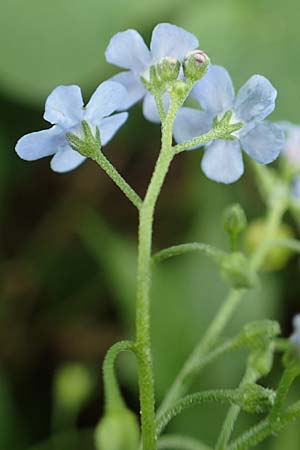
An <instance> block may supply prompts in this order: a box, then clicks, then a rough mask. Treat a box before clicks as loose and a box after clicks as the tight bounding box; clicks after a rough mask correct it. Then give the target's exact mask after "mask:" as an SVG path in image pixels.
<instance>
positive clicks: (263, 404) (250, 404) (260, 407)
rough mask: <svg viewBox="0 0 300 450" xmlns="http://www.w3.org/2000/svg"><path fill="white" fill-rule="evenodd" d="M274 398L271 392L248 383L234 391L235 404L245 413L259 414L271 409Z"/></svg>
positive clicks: (274, 394)
mask: <svg viewBox="0 0 300 450" xmlns="http://www.w3.org/2000/svg"><path fill="white" fill-rule="evenodd" d="M275 398H276V393H275V392H274V391H273V390H271V389H266V388H264V387H262V386H259V385H258V384H254V383H249V384H245V385H244V386H243V387H241V388H239V389H237V390H236V398H235V402H236V404H237V405H239V406H240V408H242V409H243V410H244V411H246V412H249V413H258V414H260V413H265V412H269V411H270V410H271V409H272V407H273V405H274V402H275Z"/></svg>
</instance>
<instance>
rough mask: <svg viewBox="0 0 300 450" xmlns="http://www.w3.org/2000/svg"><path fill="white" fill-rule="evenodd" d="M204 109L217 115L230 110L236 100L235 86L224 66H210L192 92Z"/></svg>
mask: <svg viewBox="0 0 300 450" xmlns="http://www.w3.org/2000/svg"><path fill="white" fill-rule="evenodd" d="M191 96H192V97H193V98H195V99H196V100H198V102H199V103H200V105H201V106H202V108H203V109H205V110H206V111H208V112H209V113H210V114H212V115H214V116H216V115H217V114H219V113H224V112H226V111H228V110H230V109H231V108H232V106H233V102H234V87H233V84H232V81H231V78H230V75H229V73H228V72H227V70H226V69H224V67H221V66H210V67H209V68H208V71H207V73H206V75H204V77H203V78H202V79H201V80H200V81H198V82H197V83H196V84H195V86H194V88H193V90H192V93H191Z"/></svg>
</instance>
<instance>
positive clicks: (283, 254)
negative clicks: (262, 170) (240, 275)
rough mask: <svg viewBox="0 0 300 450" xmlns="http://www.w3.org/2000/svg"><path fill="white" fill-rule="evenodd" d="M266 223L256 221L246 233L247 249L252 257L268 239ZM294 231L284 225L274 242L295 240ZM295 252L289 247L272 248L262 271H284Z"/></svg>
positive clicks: (281, 226)
mask: <svg viewBox="0 0 300 450" xmlns="http://www.w3.org/2000/svg"><path fill="white" fill-rule="evenodd" d="M266 233H267V229H266V222H265V221H264V220H261V219H259V220H256V221H255V222H252V223H251V224H250V225H249V226H248V228H247V231H246V233H245V249H246V251H247V253H248V254H250V255H252V254H253V253H254V252H255V251H256V250H257V248H258V247H259V246H260V245H261V243H262V241H264V240H265V239H266ZM293 237H294V233H293V230H292V229H291V228H290V227H289V226H288V225H286V224H284V223H282V224H281V225H280V227H279V229H278V231H277V233H276V236H275V237H274V240H281V239H286V238H293ZM292 254H293V252H292V250H290V249H289V248H287V247H282V246H276V245H274V246H272V248H271V249H270V250H269V251H268V253H267V255H266V257H265V259H264V261H263V264H262V269H263V270H265V271H274V270H280V269H282V268H283V267H284V266H285V265H286V264H287V262H288V260H289V259H290V257H291V256H292Z"/></svg>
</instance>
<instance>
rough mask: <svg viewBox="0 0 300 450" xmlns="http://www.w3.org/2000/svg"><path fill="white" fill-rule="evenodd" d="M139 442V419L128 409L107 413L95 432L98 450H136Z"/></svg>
mask: <svg viewBox="0 0 300 450" xmlns="http://www.w3.org/2000/svg"><path fill="white" fill-rule="evenodd" d="M139 440H140V432H139V425H138V421H137V418H136V416H135V415H134V414H133V413H132V412H131V411H130V410H129V409H126V408H122V409H118V410H114V411H109V412H107V413H106V415H105V416H104V417H103V419H102V420H101V421H100V422H99V424H98V425H97V427H96V430H95V444H96V449H97V450H129V449H130V450H131V449H132V450H136V449H137V448H138V445H139Z"/></svg>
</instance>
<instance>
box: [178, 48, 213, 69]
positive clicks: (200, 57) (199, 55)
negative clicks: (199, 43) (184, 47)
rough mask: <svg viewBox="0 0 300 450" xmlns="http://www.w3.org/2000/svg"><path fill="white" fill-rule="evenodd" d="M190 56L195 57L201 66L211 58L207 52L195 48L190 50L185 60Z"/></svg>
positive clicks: (195, 60)
mask: <svg viewBox="0 0 300 450" xmlns="http://www.w3.org/2000/svg"><path fill="white" fill-rule="evenodd" d="M189 58H193V60H194V62H195V63H196V64H197V65H199V66H202V65H203V64H204V63H206V62H207V61H208V60H209V58H208V56H207V54H206V53H205V52H203V51H202V50H194V51H192V52H189V53H188V54H187V55H186V57H185V59H184V60H185V61H187V60H188V59H189Z"/></svg>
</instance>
